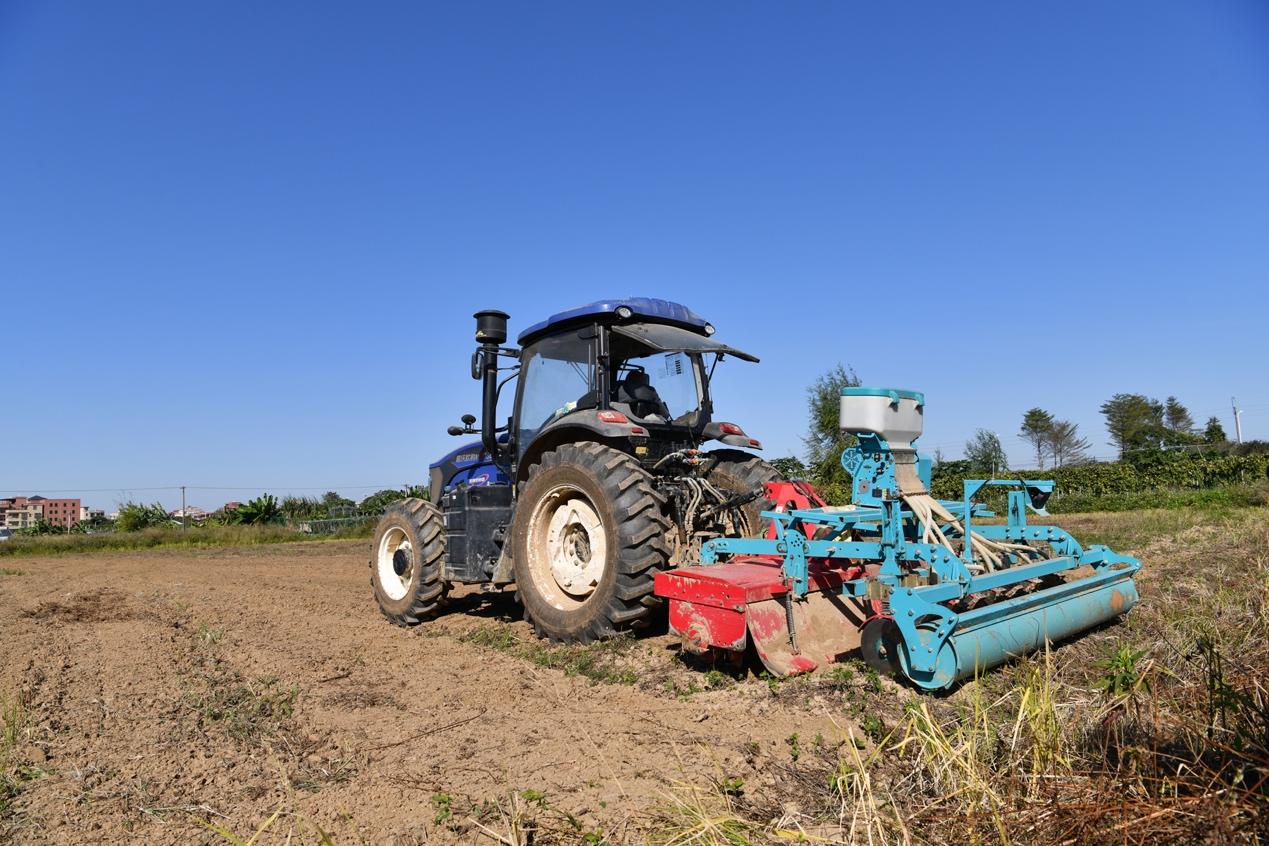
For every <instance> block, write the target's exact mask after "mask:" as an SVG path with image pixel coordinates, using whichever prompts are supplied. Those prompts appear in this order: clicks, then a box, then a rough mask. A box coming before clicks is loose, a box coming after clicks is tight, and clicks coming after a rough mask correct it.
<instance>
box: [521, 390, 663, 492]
mask: <svg viewBox="0 0 1269 846" xmlns="http://www.w3.org/2000/svg"><path fill="white" fill-rule="evenodd" d="M647 434H648V430H647V429H644V428H643V427H642V426H640V425H639V424H638V423H632V422H627V423H606V422H604V421H603V420H600V419H599V410H598V409H593V408H588V409H583V410H581V411H574V412H572V413H570V414H568V415H565V416H564V417H561V418H559V419H558V420H555V421H553V422H551V423H549V424H547V425H546V426H544V427H542V429H540V430H539V431H538V433H537V435H536V436H535V437H534V438H533V440H532V441H530V442H529V443H528V444H527V445H526V448H525V449H524V451H523V452H522V453H521V454H520V461H519V463H518V464H517V465H516V474H515V483H516V484H517V485H519V484H520V483H522V482H523V481H524V480H525V479H526V478H528V473H529V468H530V467H532V466H533V465H534V464H536V463H537V461H538V458H539V457H541V455H542V453H544V452H546V451H547V450H552V449H555V448H556V447H558V446H560V445H561V444H572V443H579V442H581V441H597V442H599V443H604V444H609V445H611V446H615V447H617V448H618V449H622V448H625V447H626V446H628V445H629V443H630V438H631V437H632V436H634V437H638V436H640V435H642V436H643V437H647Z"/></svg>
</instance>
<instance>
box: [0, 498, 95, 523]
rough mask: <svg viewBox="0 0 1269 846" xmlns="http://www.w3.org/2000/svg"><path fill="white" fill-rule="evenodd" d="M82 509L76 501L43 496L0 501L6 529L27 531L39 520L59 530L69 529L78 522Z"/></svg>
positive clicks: (0, 510) (0, 509)
mask: <svg viewBox="0 0 1269 846" xmlns="http://www.w3.org/2000/svg"><path fill="white" fill-rule="evenodd" d="M82 508H83V506H82V505H81V504H80V501H79V500H78V499H49V498H48V497H44V496H29V497H27V496H11V497H6V498H5V499H0V512H3V515H4V526H5V528H7V529H29V528H31V527H32V526H34V525H35V524H36V523H38V522H39V521H41V520H43V521H44V522H45V523H49V524H51V525H53V526H57V527H58V528H59V529H69V528H71V527H72V526H74V525H75V524H76V523H78V522H79V521H80V512H81V510H82Z"/></svg>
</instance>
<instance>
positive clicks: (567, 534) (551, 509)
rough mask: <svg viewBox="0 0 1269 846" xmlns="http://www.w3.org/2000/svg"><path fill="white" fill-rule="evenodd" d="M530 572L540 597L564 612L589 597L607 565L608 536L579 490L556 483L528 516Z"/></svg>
mask: <svg viewBox="0 0 1269 846" xmlns="http://www.w3.org/2000/svg"><path fill="white" fill-rule="evenodd" d="M527 546H528V553H529V554H528V558H529V562H528V563H529V575H530V576H531V577H532V579H533V583H534V585H535V586H536V587H537V589H538V593H539V594H541V596H542V598H543V599H545V600H546V601H547V602H548V603H550V604H551V605H552V606H553V607H555V608H558V609H560V610H562V611H566V610H570V609H573V608H576V607H578V606H579V605H581V604H582V603H584V602H585V601H586V600H587V599H589V598H590V596H591V594H593V593H594V592H595V588H597V587H598V586H599V583H600V581H602V580H603V577H604V571H605V569H607V566H608V538H607V535H606V534H605V532H604V523H603V520H601V519H600V517H599V513H598V512H597V511H596V510H595V506H594V504H593V503H592V502H591V501H590V498H589V497H587V496H586V494H584V493H583V492H582V491H581V490H580V489H578V488H576V487H573V486H572V485H559V486H557V487H554V488H552V489H551V490H550V491H548V492H547V494H546V496H544V497H542V498H541V499H540V500H538V503H537V505H535V506H534V508H533V513H532V514H531V515H530V517H529V537H528V544H527Z"/></svg>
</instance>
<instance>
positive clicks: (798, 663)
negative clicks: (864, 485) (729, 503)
mask: <svg viewBox="0 0 1269 846" xmlns="http://www.w3.org/2000/svg"><path fill="white" fill-rule="evenodd" d="M767 496H768V497H769V498H770V499H772V500H773V501H774V502H775V503H776V507H775V508H774V509H773V510H776V511H784V510H786V509H789V508H795V509H797V508H816V507H822V506H823V504H824V503H823V500H821V499H820V498H819V496H818V495H817V494H816V493H815V491H814V489H812V488H811V486H810V485H808V484H807V483H805V482H775V483H771V484H768V485H767ZM767 536H768V537H774V536H775V527H774V526H773V527H770V528H769V529H768V535H767ZM808 563H809V570H810V573H809V582H810V589H809V590H808V592H807V595H806V596H805V597H803V598H801V599H795V598H794V597H793V596H792V595H791V588H790V585H789V583H788V582H787V580H786V579H785V577H784V573H783V570H782V569H781V560H780V558H779V557H776V556H743V557H736V558H733V559H732V560H730V561H728V562H727V563H725V564H712V565H707V566H699V567H680V568H678V569H677V570H669V571H667V572H664V573H657V574H656V577H655V589H654V592H655V593H656V595H657V596H661V597H664V598H665V599H666V600H668V602H669V606H670V608H669V611H670V628H671V629H672V630H673V631H674V632H675V633H676V634H678V635H679V636H680V637H681V638H682V639H683V647H684V649H686V650H688V651H690V652H696V653H704V652H708V651H710V650H715V649H717V650H725V651H728V652H741V651H743V650H744V649H745V647H746V646H747V644H748V641H749V638H751V637H752V639H753V644H754V647H755V648H756V649H757V651H758V655H759V657H760V658H761V659H762V662H763V664H765V665H766V666H767V668H768V669H770V670H771V671H772V672H773V673H776V674H777V675H782V676H783V675H790V674H793V673H801V672H808V671H810V670H814V669H815V668H816V667H818V666H820V665H821V664H826V663H834V662H837V661H840V660H841V659H842V658H843V657H845V656H846V655H848V654H850V653H851V652H854V651H855V650H857V649H858V648H859V630H860V628H861V627H862V626H863V624H864V621H865V620H866V619H867V618H868V617H869V616H871V613H870V612H869V610H868V608H869V606H868V605H867V604H866V603H864V602H862V601H859V600H853V599H850V598H848V597H844V596H842V595H841V586H842V583H843V582H845V581H849V580H852V579H857V578H861V577H862V576H863V574H864V570H863V568H862V567H859V566H855V565H853V564H852V563H851V562H843V561H841V560H829V559H812V560H811V561H810V562H808ZM842 564H845V565H846V566H845V567H843V566H841V565H842ZM790 622H792V627H791V628H790Z"/></svg>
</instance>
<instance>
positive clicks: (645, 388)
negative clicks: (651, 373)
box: [614, 370, 670, 423]
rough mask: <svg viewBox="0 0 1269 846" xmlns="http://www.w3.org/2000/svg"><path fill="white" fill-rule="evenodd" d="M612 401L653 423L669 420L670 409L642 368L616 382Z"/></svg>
mask: <svg viewBox="0 0 1269 846" xmlns="http://www.w3.org/2000/svg"><path fill="white" fill-rule="evenodd" d="M614 402H617V403H621V404H623V405H626V406H629V408H630V411H631V412H632V413H633V414H634V416H635V417H639V418H642V419H644V420H649V421H651V422H654V423H666V422H669V419H670V409H669V408H667V407H666V405H665V403H664V402H662V401H661V395H660V394H658V393H657V389H656V388H654V387H652V383H651V382H650V381H649V379H648V374H647V373H644V372H643V371H642V370H632V371H630V372H629V373H627V374H626V378H624V379H622V380H621V381H620V382H618V383H617V391H616V399H615V400H614Z"/></svg>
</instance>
